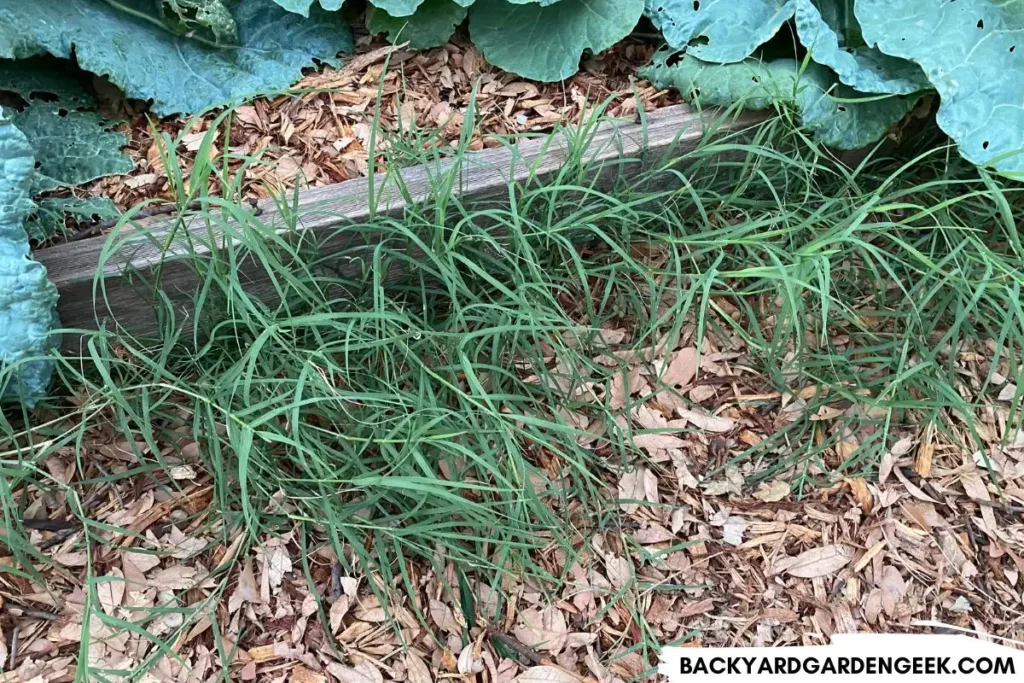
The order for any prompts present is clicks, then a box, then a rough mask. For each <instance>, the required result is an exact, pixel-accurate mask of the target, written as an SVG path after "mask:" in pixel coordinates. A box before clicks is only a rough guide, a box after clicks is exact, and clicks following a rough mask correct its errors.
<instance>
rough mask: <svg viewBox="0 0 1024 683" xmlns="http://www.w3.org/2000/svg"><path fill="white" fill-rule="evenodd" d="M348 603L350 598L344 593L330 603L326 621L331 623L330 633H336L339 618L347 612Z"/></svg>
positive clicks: (339, 626) (339, 623)
mask: <svg viewBox="0 0 1024 683" xmlns="http://www.w3.org/2000/svg"><path fill="white" fill-rule="evenodd" d="M349 605H351V598H349V597H348V596H347V595H344V594H343V595H341V596H339V597H338V599H337V600H335V601H334V602H333V603H331V609H330V611H329V612H328V613H327V618H328V622H329V623H330V625H331V633H337V632H338V629H339V628H341V620H342V619H344V618H345V615H346V614H348V608H349Z"/></svg>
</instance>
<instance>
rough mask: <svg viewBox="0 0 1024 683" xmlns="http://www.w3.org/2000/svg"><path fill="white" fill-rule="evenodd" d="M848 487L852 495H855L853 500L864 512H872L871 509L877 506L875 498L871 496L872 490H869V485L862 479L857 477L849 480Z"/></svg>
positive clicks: (847, 481)
mask: <svg viewBox="0 0 1024 683" xmlns="http://www.w3.org/2000/svg"><path fill="white" fill-rule="evenodd" d="M846 485H847V486H849V487H850V493H851V494H852V495H853V499H854V500H855V501H857V505H859V506H860V507H861V509H862V510H864V512H871V508H872V507H874V505H875V498H874V496H872V495H871V489H869V488H868V483H867V482H866V481H864V479H862V478H860V477H855V478H853V479H847V480H846Z"/></svg>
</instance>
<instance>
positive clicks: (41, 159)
mask: <svg viewBox="0 0 1024 683" xmlns="http://www.w3.org/2000/svg"><path fill="white" fill-rule="evenodd" d="M0 92H4V93H10V94H15V95H17V96H18V97H19V98H20V99H21V100H22V101H23V102H24V106H22V107H20V108H17V109H10V110H8V116H9V118H10V120H11V122H12V123H13V124H14V125H15V126H16V127H17V128H18V129H19V130H20V131H21V132H22V134H24V135H25V137H26V139H27V140H28V142H29V144H30V145H31V147H32V153H33V156H34V157H35V158H36V160H37V162H36V169H35V172H34V173H33V174H32V179H31V181H30V183H29V190H30V192H31V193H32V194H38V193H40V192H45V191H48V190H53V189H55V188H58V187H74V186H76V185H82V184H84V183H88V182H90V181H92V180H95V179H97V178H101V177H104V176H111V175H120V174H125V173H129V172H131V170H132V169H133V168H134V166H135V165H134V163H133V162H132V160H131V159H130V158H129V157H128V156H127V155H126V154H125V153H124V152H122V151H121V149H122V148H123V147H124V146H125V145H126V144H127V143H128V138H127V136H126V135H124V134H123V133H120V132H117V131H114V130H111V127H112V125H113V124H112V122H109V121H106V120H104V119H103V117H101V116H100V115H99V114H98V113H97V112H96V101H95V99H94V97H93V96H92V94H90V93H89V92H88V91H87V90H86V89H85V88H83V87H82V86H81V84H80V83H79V82H78V81H77V80H76V79H74V78H72V77H71V76H69V75H68V74H67V73H65V72H64V70H63V69H62V65H61V64H60V63H59V62H57V61H56V60H52V59H48V58H47V59H41V58H33V59H24V60H17V61H0ZM68 215H71V216H75V217H77V218H79V219H88V218H90V217H98V218H112V217H113V216H115V215H116V209H115V207H114V204H113V202H111V201H110V200H109V199H101V198H98V197H86V198H81V199H79V198H76V197H60V198H47V199H43V200H41V201H39V202H37V209H36V213H35V215H34V216H33V217H32V218H30V219H29V221H28V223H27V230H28V233H29V236H30V237H32V238H33V239H37V240H44V239H48V238H50V237H52V236H53V235H54V234H57V233H59V232H61V231H62V230H63V228H64V224H65V220H64V219H65V217H66V216H68Z"/></svg>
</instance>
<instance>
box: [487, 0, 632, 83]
mask: <svg viewBox="0 0 1024 683" xmlns="http://www.w3.org/2000/svg"><path fill="white" fill-rule="evenodd" d="M643 10H644V0H560V1H559V2H557V3H555V4H553V5H548V6H543V5H540V4H537V3H531V4H525V5H514V4H512V3H509V2H506V1H505V0H477V2H476V4H474V5H473V7H472V8H471V9H470V11H469V31H470V34H471V36H472V38H473V42H474V43H475V44H476V46H477V47H478V48H480V51H481V52H483V54H484V57H486V58H487V61H489V62H490V63H491V64H494V65H495V66H497V67H500V68H502V69H505V70H506V71H512V72H513V73H517V74H519V75H520V76H524V77H526V78H532V79H534V80H537V81H558V80H562V79H565V78H569V77H570V76H572V75H573V74H574V73H576V72H577V71H578V70H579V66H580V57H581V56H583V53H584V52H585V51H587V50H590V51H591V52H595V53H596V52H600V51H601V50H606V49H608V48H609V47H611V46H612V45H614V44H615V43H617V42H618V41H620V40H622V39H623V38H625V37H626V36H627V35H629V33H630V31H632V30H633V28H634V27H635V26H636V23H637V21H639V19H640V16H641V15H642V14H643Z"/></svg>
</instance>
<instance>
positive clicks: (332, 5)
mask: <svg viewBox="0 0 1024 683" xmlns="http://www.w3.org/2000/svg"><path fill="white" fill-rule="evenodd" d="M274 2H276V3H277V4H278V5H280V6H281V7H283V8H285V9H286V10H288V11H289V12H295V13H296V14H301V15H302V16H304V17H308V16H309V6H310V5H312V4H313V3H314V2H316V0H274ZM341 3H342V0H320V6H321V7H323V8H324V9H325V10H328V11H329V12H336V11H337V10H340V9H341Z"/></svg>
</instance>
